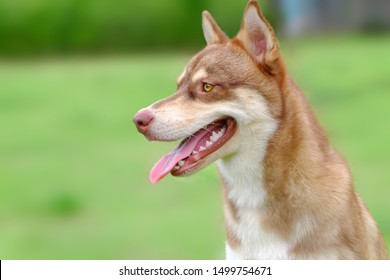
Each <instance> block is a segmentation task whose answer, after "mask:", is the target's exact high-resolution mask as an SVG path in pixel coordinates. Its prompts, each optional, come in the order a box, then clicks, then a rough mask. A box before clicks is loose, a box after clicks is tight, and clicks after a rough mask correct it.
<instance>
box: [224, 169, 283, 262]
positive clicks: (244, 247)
mask: <svg viewBox="0 0 390 280" xmlns="http://www.w3.org/2000/svg"><path fill="white" fill-rule="evenodd" d="M218 167H219V170H220V172H221V175H222V176H223V177H224V179H225V180H226V184H227V186H226V188H227V190H226V191H227V199H229V200H230V201H231V202H232V203H233V204H234V205H235V208H236V213H231V210H230V209H229V208H228V207H225V219H226V223H228V227H229V229H230V231H231V234H233V235H234V236H235V238H237V240H238V244H239V245H238V246H237V247H235V248H231V247H230V246H229V244H228V243H227V244H226V258H227V259H288V250H289V245H288V244H287V243H286V242H285V241H284V240H282V239H281V238H279V237H278V236H277V235H276V234H275V233H273V232H270V231H267V230H265V229H263V227H262V225H261V220H262V215H264V210H262V208H263V204H264V199H265V196H266V193H265V190H264V188H263V187H262V184H261V181H262V176H261V172H259V167H258V168H257V173H256V175H253V174H252V176H251V174H250V173H251V172H249V173H243V174H244V176H240V177H237V174H238V173H240V169H242V168H243V169H245V165H243V164H241V165H240V166H236V167H235V168H229V164H227V165H226V162H225V163H224V162H219V163H218ZM231 167H233V166H231ZM246 170H247V171H248V169H246ZM241 171H242V170H241ZM232 174H234V175H233V176H230V175H232ZM234 215H235V216H236V217H234Z"/></svg>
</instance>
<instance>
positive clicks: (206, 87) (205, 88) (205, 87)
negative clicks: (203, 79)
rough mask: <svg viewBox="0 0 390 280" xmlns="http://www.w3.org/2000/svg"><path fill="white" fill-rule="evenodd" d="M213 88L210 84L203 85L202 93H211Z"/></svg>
mask: <svg viewBox="0 0 390 280" xmlns="http://www.w3.org/2000/svg"><path fill="white" fill-rule="evenodd" d="M213 88H214V86H213V85H212V84H208V83H203V91H205V92H210V91H212V90H213Z"/></svg>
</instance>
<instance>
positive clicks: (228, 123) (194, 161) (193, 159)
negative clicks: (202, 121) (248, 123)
mask: <svg viewBox="0 0 390 280" xmlns="http://www.w3.org/2000/svg"><path fill="white" fill-rule="evenodd" d="M222 121H223V122H224V124H223V126H224V127H225V128H226V131H225V132H224V134H223V135H222V136H221V138H219V139H218V140H217V141H216V142H215V143H213V145H212V146H210V147H209V148H206V149H205V150H203V151H199V152H198V153H197V154H191V155H189V156H188V157H187V158H186V159H184V164H183V165H182V166H180V167H179V169H176V170H175V169H173V170H172V171H171V174H172V175H173V176H181V175H186V174H189V173H192V172H193V171H194V169H196V167H197V166H200V165H201V164H202V162H204V159H205V158H206V157H207V156H208V155H210V154H212V153H213V152H215V151H217V150H219V149H220V148H221V147H222V146H223V145H225V144H226V143H227V142H228V141H229V140H230V139H231V138H232V137H233V135H234V133H235V132H236V129H237V122H236V120H235V119H234V118H232V117H222V118H219V119H217V120H215V121H213V122H212V123H210V124H209V125H207V126H210V125H212V124H215V123H218V122H222ZM202 129H204V128H201V129H200V130H199V131H201V130H202ZM184 141H186V139H185V140H183V142H184Z"/></svg>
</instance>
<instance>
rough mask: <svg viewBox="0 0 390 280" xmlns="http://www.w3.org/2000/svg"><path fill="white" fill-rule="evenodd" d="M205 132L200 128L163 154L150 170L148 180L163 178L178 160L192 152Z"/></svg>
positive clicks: (153, 181)
mask: <svg viewBox="0 0 390 280" xmlns="http://www.w3.org/2000/svg"><path fill="white" fill-rule="evenodd" d="M207 132H208V131H207V130H204V129H202V130H201V131H200V132H198V133H197V134H196V135H195V136H193V137H191V138H190V139H189V140H187V141H185V142H184V143H182V144H180V145H179V146H178V147H176V149H174V150H173V151H172V152H170V153H169V154H167V155H165V156H163V157H162V158H161V159H160V160H159V161H158V162H157V163H156V164H155V165H154V166H153V168H152V170H151V171H150V173H149V179H150V182H152V183H153V184H155V183H157V182H158V181H160V180H161V179H162V178H164V177H165V176H166V175H167V174H168V173H169V172H171V171H172V169H173V168H174V167H175V166H176V164H177V163H178V162H179V161H181V160H182V159H184V158H186V157H188V156H189V155H190V154H191V153H192V151H193V150H194V149H195V147H196V144H198V142H199V141H200V139H202V138H203V136H205V135H206V134H207Z"/></svg>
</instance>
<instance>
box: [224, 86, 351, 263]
mask: <svg viewBox="0 0 390 280" xmlns="http://www.w3.org/2000/svg"><path fill="white" fill-rule="evenodd" d="M282 94H283V100H284V108H285V109H284V112H283V114H282V116H281V118H280V119H279V120H278V121H274V122H268V123H266V124H264V123H261V125H255V124H254V125H252V126H250V127H249V128H248V129H247V130H246V131H241V132H240V133H241V136H243V137H241V139H243V140H242V142H241V144H240V148H239V150H238V151H237V152H236V153H235V154H233V155H231V156H229V157H226V158H223V159H221V160H219V161H218V162H217V166H218V169H219V173H220V176H221V179H222V191H223V197H224V212H225V220H226V231H227V243H228V246H227V251H228V258H260V259H262V258H263V259H264V258H271V259H286V258H289V248H291V247H292V246H293V244H294V239H295V238H294V236H297V235H299V232H298V231H299V229H297V228H298V224H297V223H299V222H298V221H302V220H304V219H305V218H303V217H305V213H302V212H301V210H299V209H300V207H296V206H297V205H300V203H301V202H302V203H303V202H304V201H306V200H307V197H308V196H310V192H313V191H314V192H318V193H321V191H322V190H318V189H314V190H313V189H312V186H313V183H312V182H313V181H317V182H318V181H319V179H318V178H319V177H321V176H322V177H323V178H324V180H326V174H324V166H327V165H328V164H327V163H330V162H331V163H332V164H329V166H332V167H330V168H332V171H331V173H332V174H349V172H348V170H347V172H345V163H344V161H343V160H342V159H341V157H340V156H339V155H338V154H337V153H336V152H335V151H334V150H333V149H332V148H331V147H330V145H329V143H328V140H327V137H326V135H325V133H324V132H323V130H322V128H321V127H320V125H319V124H318V122H317V120H316V118H315V116H314V114H313V113H312V112H311V110H310V109H309V107H308V104H307V101H306V100H305V98H304V96H303V94H302V93H301V92H300V91H299V89H298V88H297V87H296V86H295V84H294V83H293V82H292V81H289V82H288V83H287V86H286V88H285V89H284V91H283V92H282ZM254 132H255V134H256V135H254ZM246 134H248V135H246ZM245 136H247V137H245ZM325 169H326V168H325ZM337 169H339V170H337ZM341 169H342V170H343V171H342V172H340V171H341ZM349 180H350V178H349V177H348V176H344V178H340V184H348V181H349ZM324 185H326V182H325V181H324ZM336 185H337V184H336ZM275 221H277V222H275ZM253 248H257V249H253ZM256 250H257V251H256ZM232 252H233V253H232Z"/></svg>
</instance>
